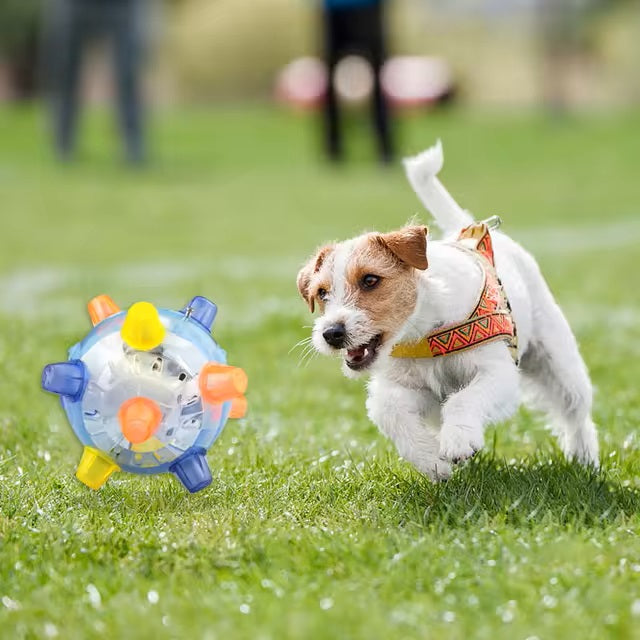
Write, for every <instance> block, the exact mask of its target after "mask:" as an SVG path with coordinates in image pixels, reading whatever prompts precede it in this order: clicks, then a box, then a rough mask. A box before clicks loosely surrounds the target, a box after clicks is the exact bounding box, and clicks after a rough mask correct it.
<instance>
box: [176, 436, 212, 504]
mask: <svg viewBox="0 0 640 640" xmlns="http://www.w3.org/2000/svg"><path fill="white" fill-rule="evenodd" d="M206 453H207V451H206V449H202V448H200V447H193V448H191V449H187V451H185V453H184V454H183V455H182V456H181V457H180V459H179V460H176V461H175V462H174V463H173V464H172V465H171V466H170V467H169V471H171V473H175V475H176V476H178V479H179V480H180V482H182V484H183V485H184V487H185V489H186V490H187V491H189V492H190V493H195V492H196V491H200V490H201V489H204V488H205V487H208V486H209V485H210V484H211V470H210V469H209V464H208V463H207V457H206Z"/></svg>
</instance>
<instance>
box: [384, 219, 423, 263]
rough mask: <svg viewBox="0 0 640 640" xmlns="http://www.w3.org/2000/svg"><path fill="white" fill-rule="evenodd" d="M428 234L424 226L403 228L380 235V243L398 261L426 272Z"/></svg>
mask: <svg viewBox="0 0 640 640" xmlns="http://www.w3.org/2000/svg"><path fill="white" fill-rule="evenodd" d="M427 232H428V229H427V227H425V226H424V225H412V226H410V227H403V228H402V229H399V230H398V231H392V232H391V233H382V234H380V241H381V242H382V243H383V244H384V246H385V247H386V248H387V249H389V251H391V253H393V255H394V256H396V258H398V260H401V261H402V262H404V263H406V264H408V265H410V266H412V267H414V268H415V269H421V270H424V269H426V268H427V267H428V266H429V263H428V262H427Z"/></svg>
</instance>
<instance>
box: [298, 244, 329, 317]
mask: <svg viewBox="0 0 640 640" xmlns="http://www.w3.org/2000/svg"><path fill="white" fill-rule="evenodd" d="M331 251H333V247H332V246H330V245H327V246H326V247H322V248H321V249H319V250H318V252H317V253H316V254H315V255H314V256H313V257H312V258H311V260H309V262H307V264H306V265H305V266H304V267H302V269H300V271H299V272H298V280H297V283H298V291H299V292H300V295H301V296H302V297H303V299H304V300H305V302H306V303H307V304H308V305H309V310H310V311H311V313H313V311H314V309H315V300H314V298H313V296H312V295H311V292H310V291H309V284H310V282H311V276H313V274H314V273H317V272H318V271H320V267H322V264H323V262H324V261H325V259H326V257H327V256H328V255H329V253H330V252H331Z"/></svg>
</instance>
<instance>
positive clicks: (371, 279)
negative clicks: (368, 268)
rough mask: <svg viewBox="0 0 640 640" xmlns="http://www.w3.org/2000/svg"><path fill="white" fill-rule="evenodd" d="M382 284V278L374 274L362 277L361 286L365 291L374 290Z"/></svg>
mask: <svg viewBox="0 0 640 640" xmlns="http://www.w3.org/2000/svg"><path fill="white" fill-rule="evenodd" d="M379 282H380V276H374V275H373V274H372V273H367V275H366V276H362V279H361V280H360V286H361V287H362V288H363V289H373V288H374V287H376V286H377V285H378V283H379Z"/></svg>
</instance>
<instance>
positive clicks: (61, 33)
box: [44, 0, 145, 164]
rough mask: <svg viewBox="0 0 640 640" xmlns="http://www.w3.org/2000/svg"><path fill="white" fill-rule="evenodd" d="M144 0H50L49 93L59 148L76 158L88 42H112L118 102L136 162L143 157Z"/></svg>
mask: <svg viewBox="0 0 640 640" xmlns="http://www.w3.org/2000/svg"><path fill="white" fill-rule="evenodd" d="M144 17H145V16H144V0H49V6H48V11H47V12H46V18H45V20H46V25H45V47H44V56H45V73H46V84H47V85H48V89H49V92H50V98H51V107H52V116H53V127H54V139H55V150H56V153H57V155H58V157H59V158H60V159H61V160H68V159H70V158H71V157H72V156H73V152H74V149H75V143H76V130H77V121H78V111H79V104H78V103H79V99H80V96H79V93H80V72H81V68H82V62H83V58H84V57H85V54H86V52H87V48H88V45H89V44H90V43H91V42H93V41H94V40H96V39H98V38H104V39H106V40H107V41H109V44H110V47H111V50H112V55H113V68H114V77H115V85H116V92H115V93H116V103H117V111H118V116H119V121H120V128H121V130H122V134H123V137H124V142H125V152H126V159H127V161H128V162H129V163H131V164H140V163H141V162H143V160H144V155H145V153H144V137H143V114H142V104H141V95H140V94H141V89H140V75H141V73H140V72H141V63H142V45H143V38H142V30H143V28H144V26H145V24H144Z"/></svg>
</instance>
